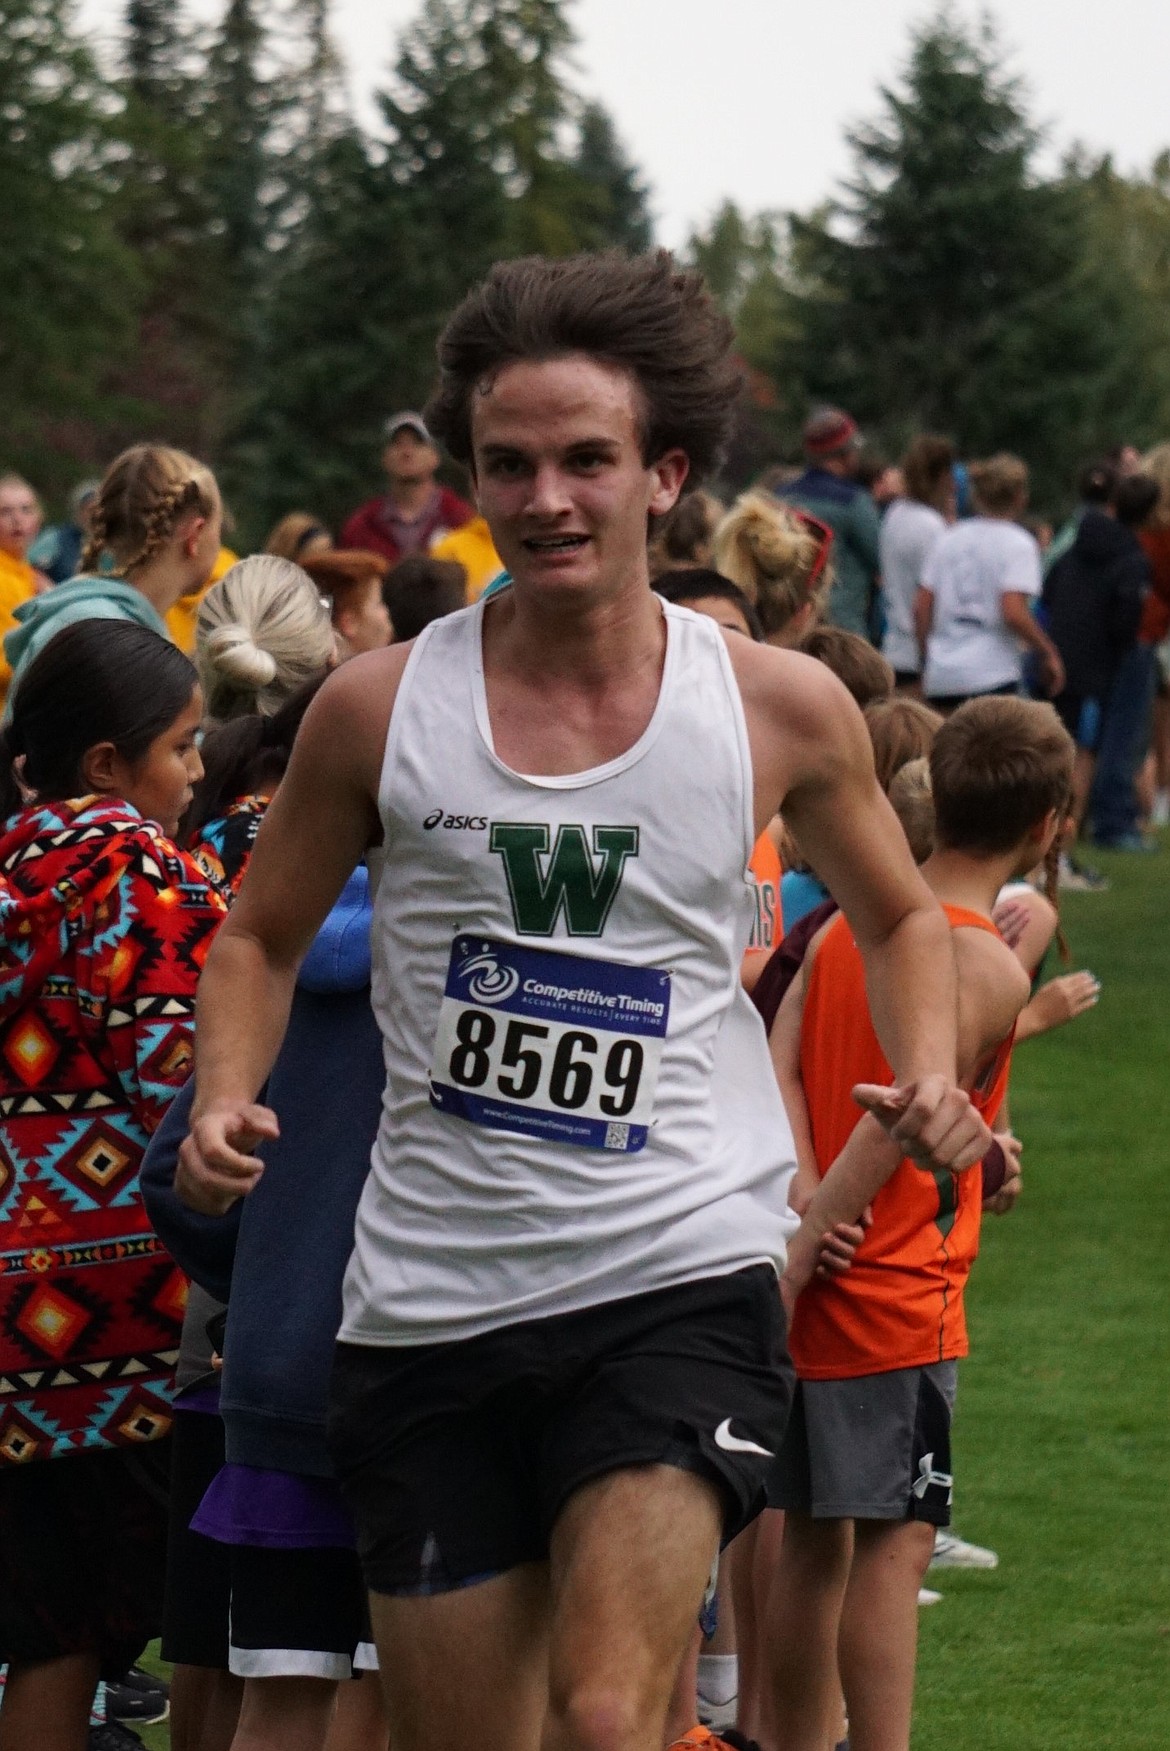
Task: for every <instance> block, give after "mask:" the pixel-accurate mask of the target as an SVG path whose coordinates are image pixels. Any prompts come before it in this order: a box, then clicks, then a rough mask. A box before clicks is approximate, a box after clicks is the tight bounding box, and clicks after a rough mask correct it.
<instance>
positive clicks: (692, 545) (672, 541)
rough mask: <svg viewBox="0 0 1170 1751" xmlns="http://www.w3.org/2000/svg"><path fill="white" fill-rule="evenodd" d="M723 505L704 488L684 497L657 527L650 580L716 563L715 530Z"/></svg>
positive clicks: (705, 568)
mask: <svg viewBox="0 0 1170 1751" xmlns="http://www.w3.org/2000/svg"><path fill="white" fill-rule="evenodd" d="M722 515H723V506H722V505H721V504H720V503H719V500H718V499H717V498H716V497H715V495H714V493H709V492H704V491H703V489H702V487H700V488H698V490H697V491H695V492H689V493H686V494H685V495H684V497H682V498H681V499H680V500H679V501H678V503H677V505H675V507H674V509H673V510H672V511H668V512H667V514H666V516H665V517H663V518H662V519H661V520H660V521H659V522H658V523H657V524H656V525H655V527H654V530H653V533H652V536H651V540H650V581H651V583H653V582H654V581H655V580H656V579H657V578H659V577H661V576H662V575H663V574H664V573H665V572H676V571H689V570H691V569H694V570H698V571H706V570H708V569H710V567H711V566H712V565H713V564H714V558H715V547H714V542H715V530H716V528H717V526H718V524H719V519H720V518H721V517H722Z"/></svg>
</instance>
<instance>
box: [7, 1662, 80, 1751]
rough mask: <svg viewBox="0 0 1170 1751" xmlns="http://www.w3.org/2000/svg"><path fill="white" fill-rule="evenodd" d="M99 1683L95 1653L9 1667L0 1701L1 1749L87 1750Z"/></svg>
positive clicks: (39, 1750)
mask: <svg viewBox="0 0 1170 1751" xmlns="http://www.w3.org/2000/svg"><path fill="white" fill-rule="evenodd" d="M97 1681H98V1658H97V1655H96V1654H66V1655H64V1656H63V1657H62V1658H61V1659H60V1660H43V1661H41V1660H38V1661H37V1663H36V1664H35V1665H28V1666H9V1668H8V1679H7V1682H6V1684H5V1686H4V1691H3V1701H2V1702H0V1751H85V1745H86V1740H87V1739H88V1737H89V1711H90V1705H91V1704H92V1702H93V1693H94V1691H95V1690H96V1689H97Z"/></svg>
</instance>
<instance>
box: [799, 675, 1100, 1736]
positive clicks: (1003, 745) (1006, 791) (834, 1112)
mask: <svg viewBox="0 0 1170 1751" xmlns="http://www.w3.org/2000/svg"><path fill="white" fill-rule="evenodd" d="M1072 762H1073V746H1072V741H1071V738H1070V737H1069V736H1068V734H1067V732H1066V731H1065V730H1064V728H1063V726H1062V725H1061V724H1060V722H1059V720H1058V719H1057V718H1056V716H1055V713H1054V712H1053V711H1052V710H1051V708H1050V707H1046V706H1042V705H1038V704H1035V703H1032V702H1030V701H1023V700H1009V699H986V700H979V701H975V702H972V703H971V704H970V705H967V706H966V707H964V708H962V709H961V710H959V711H957V712H956V714H955V715H954V716H953V717H952V718H951V719H950V721H949V722H948V723H947V724H946V725H944V727H943V728H942V729H941V730H940V731H939V733H938V735H937V737H936V739H935V742H934V746H933V748H932V750H931V758H930V766H931V781H932V789H933V793H934V806H935V834H936V849H935V851H934V853H933V854H932V856H931V857H930V859H929V860H928V862H927V863H926V865H925V867H924V872H923V873H924V875H925V876H926V879H927V881H928V882H929V884H930V885H931V887H932V888H933V890H934V892H935V894H936V895H937V896H938V898H939V900H940V901H941V902H942V904H943V906H944V908H945V910H946V912H947V915H948V917H949V919H950V922H951V926H952V930H953V932H954V942H955V953H956V956H957V959H958V964H959V1005H960V1017H959V1020H960V1027H959V1037H960V1066H959V1068H960V1073H961V1077H962V1080H963V1082H964V1085H965V1086H966V1087H967V1088H968V1089H969V1090H970V1091H971V1094H972V1099H973V1100H974V1102H975V1103H976V1105H977V1106H978V1108H979V1110H980V1111H981V1112H982V1113H983V1114H984V1116H985V1117H986V1118H987V1119H988V1121H989V1122H991V1123H994V1121H995V1118H996V1115H997V1113H998V1111H999V1108H1000V1105H1001V1102H1002V1099H1003V1093H1004V1090H1005V1088H1006V1084H1007V1075H1008V1068H1009V1061H1010V1053H1011V1044H1012V1035H1013V1031H1014V1027H1015V1023H1016V1018H1017V1016H1018V1015H1019V1013H1020V1011H1021V1010H1022V1008H1023V1007H1024V1005H1025V1003H1026V1002H1027V999H1028V978H1027V975H1026V973H1025V972H1024V970H1023V968H1022V967H1021V966H1020V964H1019V962H1018V961H1017V959H1016V958H1015V956H1014V955H1013V954H1012V952H1011V950H1010V949H1009V948H1008V947H1007V945H1006V944H1005V943H1004V942H1003V941H1002V940H1001V938H1000V936H999V933H998V932H997V931H996V929H995V926H994V924H993V923H992V920H991V913H992V908H993V906H994V905H995V901H996V896H997V894H998V893H999V890H1000V888H1001V887H1002V886H1003V884H1004V882H1005V881H1008V880H1010V879H1011V878H1012V877H1014V876H1016V875H1019V874H1022V873H1024V872H1025V871H1027V870H1029V869H1032V868H1034V867H1035V865H1036V864H1037V863H1038V862H1040V861H1042V859H1043V858H1044V856H1045V855H1046V853H1047V851H1048V848H1049V846H1050V844H1051V843H1052V842H1053V841H1054V839H1055V836H1056V833H1057V830H1058V827H1059V824H1060V822H1061V819H1062V816H1063V810H1064V806H1065V799H1066V796H1067V792H1068V787H1069V784H1070V782H1071V777H1072ZM772 1040H773V1059H774V1062H775V1064H776V1070H777V1076H778V1079H779V1081H780V1085H781V1089H782V1091H783V1093H784V1096H785V1101H786V1104H787V1105H788V1107H789V1113H790V1117H791V1119H792V1122H793V1130H794V1134H795V1138H796V1145H797V1156H798V1163H799V1165H798V1171H797V1178H796V1182H795V1184H794V1191H793V1203H794V1205H795V1206H796V1207H797V1208H798V1209H799V1208H803V1209H804V1220H803V1222H802V1225H801V1229H800V1233H799V1234H798V1236H797V1238H796V1240H795V1242H794V1243H793V1245H792V1247H791V1249H790V1251H789V1262H788V1267H787V1270H786V1273H785V1285H784V1287H785V1294H786V1297H787V1298H788V1300H789V1305H790V1306H791V1305H792V1304H793V1302H795V1306H794V1310H793V1314H792V1325H791V1334H790V1342H791V1349H792V1354H793V1359H794V1362H795V1364H796V1369H797V1374H798V1378H799V1382H800V1384H799V1386H798V1389H797V1397H796V1403H795V1406H794V1411H793V1417H792V1421H791V1423H790V1425H789V1430H788V1433H787V1435H786V1436H785V1440H784V1445H783V1448H782V1450H781V1453H780V1455H779V1457H778V1460H777V1463H776V1466H775V1468H774V1472H773V1475H772V1478H771V1480H770V1486H769V1499H770V1501H771V1502H772V1503H773V1504H774V1505H775V1506H777V1507H782V1508H784V1509H785V1510H786V1516H787V1517H786V1521H785V1529H784V1544H783V1550H782V1557H781V1564H780V1570H779V1573H778V1576H777V1582H776V1588H775V1591H774V1595H773V1597H774V1601H775V1617H774V1620H773V1622H772V1624H771V1636H772V1639H771V1646H772V1654H773V1678H774V1700H775V1709H776V1721H777V1729H778V1734H779V1738H780V1741H781V1742H782V1743H783V1744H784V1745H785V1746H790V1747H792V1748H793V1751H796V1748H798V1747H800V1748H803V1747H816V1746H820V1745H824V1744H828V1743H831V1742H832V1734H833V1732H834V1728H835V1725H836V1717H835V1710H836V1701H837V1674H838V1663H839V1669H840V1680H841V1683H842V1685H843V1688H844V1692H845V1700H846V1704H847V1707H848V1714H849V1729H850V1742H851V1744H852V1745H853V1746H854V1747H855V1748H856V1751H872V1748H873V1747H877V1746H881V1747H894V1746H902V1747H908V1746H909V1742H910V1714H911V1704H912V1699H913V1685H914V1663H915V1651H916V1644H917V1595H918V1588H919V1586H920V1584H921V1580H922V1576H923V1575H924V1573H925V1571H926V1567H927V1565H928V1563H929V1561H930V1557H931V1553H932V1550H933V1545H934V1528H935V1526H938V1525H946V1524H947V1523H948V1521H949V1517H950V1495H951V1475H950V1407H951V1404H952V1402H953V1397H954V1385H955V1365H956V1362H957V1359H958V1358H959V1357H960V1356H963V1355H965V1354H966V1352H967V1335H966V1327H965V1322H964V1314H963V1289H964V1286H965V1283H966V1279H967V1276H968V1273H969V1271H970V1268H971V1263H972V1261H973V1259H974V1256H975V1253H976V1251H977V1248H978V1241H979V1222H980V1211H981V1206H982V1200H983V1189H984V1188H983V1176H982V1174H981V1173H960V1174H954V1173H948V1174H945V1175H941V1176H932V1175H929V1174H924V1173H921V1172H920V1171H919V1170H918V1169H917V1168H915V1167H914V1165H913V1164H912V1163H911V1162H910V1161H909V1160H900V1159H899V1157H898V1149H897V1145H896V1143H894V1142H892V1141H891V1139H890V1138H889V1137H888V1135H886V1134H884V1133H883V1132H882V1131H881V1129H880V1127H879V1125H878V1123H877V1121H876V1120H875V1119H874V1118H873V1117H871V1116H869V1114H868V1113H866V1114H863V1113H861V1112H859V1110H858V1108H859V1105H860V1106H863V1107H865V1108H867V1109H870V1111H872V1109H874V1108H876V1107H879V1106H880V1105H881V1104H882V1102H883V1100H884V1099H885V1098H886V1097H885V1092H884V1091H885V1089H887V1088H888V1086H889V1082H890V1074H889V1068H888V1065H887V1064H886V1062H885V1059H884V1057H883V1055H882V1053H881V1050H880V1048H879V1046H878V1044H877V1039H876V1036H875V1034H874V1032H873V1026H872V1022H871V1020H870V1017H869V1011H868V1004H867V1000H866V994H865V982H864V977H863V974H862V970H861V961H860V958H859V956H858V953H857V949H856V947H855V946H854V943H853V939H852V936H851V934H850V931H849V928H848V926H847V924H846V923H845V921H844V920H843V919H841V918H837V919H834V920H833V921H832V922H831V923H830V924H828V925H827V926H826V927H825V929H824V931H823V933H822V934H821V935H820V936H819V937H818V938H817V939H816V941H815V942H814V944H813V946H812V948H811V949H810V951H809V955H808V956H807V957H806V961H805V965H804V970H803V974H802V976H801V978H800V979H798V980H796V981H795V982H794V983H793V985H792V986H791V988H790V990H789V992H788V995H787V997H786V998H785V1001H784V1004H783V1005H782V1007H781V1010H780V1013H779V1015H778V1016H777V1019H776V1023H775V1025H774V1027H773V1031H772ZM855 1089H856V1090H857V1094H856V1098H855V1095H854V1090H855ZM1005 1153H1006V1150H1005ZM869 1205H872V1218H873V1220H872V1226H871V1227H870V1228H869V1229H868V1231H867V1233H866V1235H865V1238H864V1240H863V1241H862V1243H861V1245H860V1247H859V1248H858V1250H857V1252H856V1255H855V1257H854V1259H853V1263H852V1268H851V1269H850V1270H849V1271H848V1272H847V1273H845V1274H835V1275H831V1276H825V1275H815V1276H814V1273H815V1272H816V1269H817V1265H818V1263H819V1262H820V1259H821V1255H822V1247H823V1243H824V1240H825V1238H826V1236H828V1235H829V1234H830V1233H831V1231H832V1230H833V1229H834V1228H835V1227H836V1226H837V1225H838V1224H839V1223H842V1222H854V1221H856V1220H857V1219H858V1217H859V1215H860V1214H861V1213H862V1212H863V1211H864V1210H865V1209H866V1207H867V1206H869Z"/></svg>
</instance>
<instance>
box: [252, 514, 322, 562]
mask: <svg viewBox="0 0 1170 1751" xmlns="http://www.w3.org/2000/svg"><path fill="white" fill-rule="evenodd" d="M332 547H333V537H332V535H330V533H329V531H328V529H327V528H326V527H325V525H324V523H323V522H322V521H321V519H320V517H314V516H313V515H312V513H311V512H309V511H290V512H289V513H288V515H287V516H285V517H282V518H281V519H280V522H279V523H274V524H273V526H272V528H271V529H270V530H269V531H268V538H267V540H266V541H265V543H264V551H265V553H271V554H273V555H274V556H275V557H276V558H277V559H291V560H293V561H294V563H295V564H297V565H300V564H301V563H302V561H304V560H306V559H312V558H314V557H315V556H316V555H317V554H319V553H329V552H330V551H331V550H332Z"/></svg>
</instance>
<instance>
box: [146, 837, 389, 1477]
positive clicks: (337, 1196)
mask: <svg viewBox="0 0 1170 1751" xmlns="http://www.w3.org/2000/svg"><path fill="white" fill-rule="evenodd" d="M369 924H370V908H369V894H368V884H367V880H366V872H365V870H364V869H361V870H359V871H357V872H356V873H355V875H354V876H353V877H351V878H350V882H349V884H348V886H347V888H346V890H345V893H344V894H343V896H342V898H341V900H339V901H338V904H337V906H336V907H335V908H334V910H333V911H332V912H331V913H330V915H329V918H328V919H327V920H326V923H325V925H324V926H323V927H322V930H321V932H320V934H319V935H318V937H317V939H316V941H315V942H314V944H313V947H312V949H311V950H310V952H309V954H308V956H307V957H306V959H305V963H304V966H303V967H302V969H301V973H300V977H299V979H298V982H297V991H296V995H295V997H294V999H293V1006H292V1014H291V1016H290V1018H289V1025H288V1031H287V1033H286V1034H285V1037H284V1044H283V1046H282V1047H281V1050H280V1055H279V1057H278V1058H277V1061H276V1063H275V1065H274V1066H273V1070H272V1075H271V1077H270V1078H269V1081H268V1088H267V1093H266V1095H265V1096H264V1099H265V1101H266V1103H267V1105H269V1106H270V1107H271V1108H272V1109H273V1111H274V1112H275V1113H276V1115H277V1117H278V1119H279V1120H280V1137H279V1138H278V1139H277V1141H276V1142H275V1143H270V1144H264V1145H263V1146H262V1148H261V1149H260V1151H259V1154H260V1155H261V1157H262V1159H263V1161H264V1164H265V1167H264V1173H263V1174H262V1175H261V1177H260V1180H259V1182H258V1183H257V1185H256V1187H255V1188H254V1190H253V1191H251V1192H250V1193H249V1194H248V1196H247V1197H246V1198H244V1199H242V1200H241V1201H240V1202H239V1203H237V1204H235V1205H233V1207H232V1209H231V1210H230V1211H229V1212H228V1214H227V1215H226V1216H218V1217H209V1216H201V1215H199V1214H197V1213H196V1212H195V1211H193V1210H189V1209H188V1208H187V1206H186V1205H185V1204H182V1203H180V1201H179V1199H178V1198H177V1196H176V1195H175V1189H174V1177H175V1168H176V1164H177V1159H178V1151H179V1146H180V1144H181V1143H182V1141H183V1139H184V1137H185V1136H186V1135H187V1129H188V1123H189V1119H190V1112H191V1101H192V1098H193V1095H194V1087H193V1085H192V1084H191V1083H188V1085H187V1087H186V1088H185V1089H183V1090H182V1091H181V1092H180V1093H179V1094H178V1095H177V1096H176V1098H175V1100H174V1102H173V1103H172V1105H171V1108H170V1110H169V1112H168V1113H167V1116H166V1118H165V1119H164V1120H163V1122H162V1124H161V1125H160V1126H159V1129H158V1131H157V1132H156V1133H155V1135H154V1137H153V1138H152V1139H151V1143H150V1147H149V1149H148V1150H147V1153H146V1158H145V1160H144V1161H143V1164H142V1176H141V1178H142V1191H143V1196H144V1198H145V1200H146V1207H147V1209H148V1210H149V1212H150V1217H151V1221H152V1222H153V1224H154V1227H155V1230H156V1232H157V1233H158V1235H159V1237H160V1238H161V1239H162V1241H163V1243H164V1245H165V1246H166V1247H167V1248H168V1250H169V1251H170V1252H171V1253H172V1255H173V1256H174V1258H175V1259H176V1260H177V1261H178V1263H179V1265H180V1266H181V1267H182V1269H183V1270H184V1271H186V1272H187V1274H188V1276H191V1277H193V1278H194V1279H195V1281H196V1282H197V1283H200V1284H202V1286H203V1287H204V1288H205V1289H207V1290H209V1291H210V1293H211V1294H212V1295H214V1296H216V1297H217V1299H218V1300H220V1301H226V1302H227V1304H228V1316H227V1333H226V1337H225V1340H224V1352H223V1357H224V1361H223V1377H222V1392H221V1398H220V1409H221V1411H222V1414H223V1419H224V1425H225V1428H226V1431H227V1457H228V1460H229V1462H232V1463H236V1464H242V1465H257V1466H264V1467H271V1468H273V1469H279V1470H283V1471H294V1472H299V1473H301V1474H303V1475H308V1476H311V1477H329V1476H331V1475H332V1468H331V1467H330V1464H329V1460H328V1457H327V1454H326V1451H325V1410H326V1400H327V1395H328V1388H329V1375H330V1370H331V1368H332V1363H333V1345H334V1340H335V1338H336V1336H337V1329H338V1326H339V1325H340V1323H341V1282H342V1277H343V1276H344V1274H345V1267H346V1263H347V1261H348V1259H349V1254H350V1251H351V1248H352V1246H353V1225H354V1213H355V1211H356V1209H357V1202H358V1198H359V1196H360V1195H361V1190H362V1186H363V1185H364V1183H365V1179H366V1174H367V1173H368V1171H369V1166H370V1149H371V1146H372V1144H373V1140H374V1135H375V1132H376V1131H377V1127H378V1117H379V1113H380V1111H381V1105H382V1089H383V1085H384V1082H385V1072H384V1069H383V1063H382V1044H381V1038H380V1035H379V1033H378V1027H377V1024H376V1022H375V1021H374V1016H373V1012H372V1010H371V1008H370V991H369V980H370V948H369Z"/></svg>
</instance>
